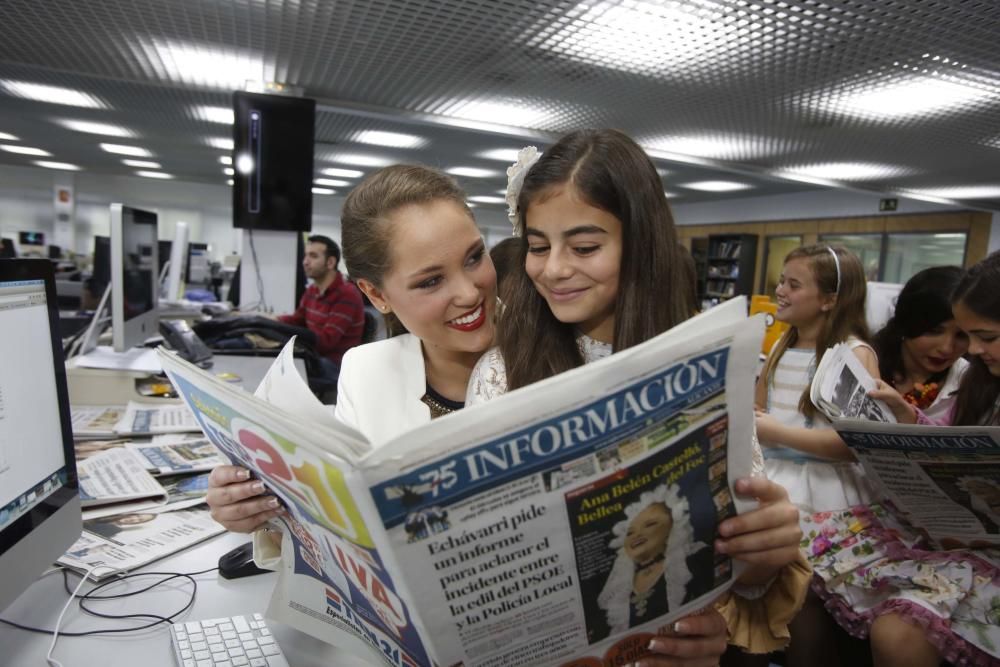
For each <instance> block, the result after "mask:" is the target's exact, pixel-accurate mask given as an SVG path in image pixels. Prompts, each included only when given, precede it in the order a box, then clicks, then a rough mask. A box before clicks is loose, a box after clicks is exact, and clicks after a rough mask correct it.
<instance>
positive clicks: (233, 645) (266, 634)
mask: <svg viewBox="0 0 1000 667" xmlns="http://www.w3.org/2000/svg"><path fill="white" fill-rule="evenodd" d="M170 640H171V643H172V644H173V645H174V655H175V656H176V658H177V664H178V665H180V667H289V666H288V661H287V660H285V656H284V654H283V653H282V652H281V648H280V647H279V646H278V642H276V641H274V637H272V636H271V631H270V630H269V629H268V628H267V623H265V622H264V617H263V616H262V615H261V614H254V615H253V616H233V617H231V618H212V619H209V620H205V621H187V622H185V623H174V624H173V625H171V626H170Z"/></svg>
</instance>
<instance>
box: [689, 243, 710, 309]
mask: <svg viewBox="0 0 1000 667" xmlns="http://www.w3.org/2000/svg"><path fill="white" fill-rule="evenodd" d="M691 257H693V258H694V268H695V272H696V273H697V274H698V301H704V300H705V298H706V297H705V289H706V286H705V276H707V275H708V237H707V236H698V237H695V238H693V239H691Z"/></svg>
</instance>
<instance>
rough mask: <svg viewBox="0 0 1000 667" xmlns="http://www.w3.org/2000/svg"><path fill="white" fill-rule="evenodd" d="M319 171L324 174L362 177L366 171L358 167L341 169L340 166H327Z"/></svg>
mask: <svg viewBox="0 0 1000 667" xmlns="http://www.w3.org/2000/svg"><path fill="white" fill-rule="evenodd" d="M319 173H321V174H323V175H324V176H340V177H341V178H361V177H362V176H364V175H365V172H363V171H358V170H357V169H341V168H340V167H327V168H326V169H320V170H319Z"/></svg>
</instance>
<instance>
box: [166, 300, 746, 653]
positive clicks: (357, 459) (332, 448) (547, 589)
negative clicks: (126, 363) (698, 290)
mask: <svg viewBox="0 0 1000 667" xmlns="http://www.w3.org/2000/svg"><path fill="white" fill-rule="evenodd" d="M746 308H747V304H746V301H745V299H742V298H737V299H734V300H732V301H730V302H727V303H725V304H723V305H721V306H718V307H717V308H715V309H713V310H711V311H709V312H707V313H704V314H702V315H700V316H698V317H695V318H693V319H691V320H689V321H688V322H686V323H684V324H682V325H680V326H679V327H676V328H675V329H673V330H671V331H669V332H667V333H664V334H662V335H661V336H658V337H657V338H654V339H653V340H650V341H648V342H646V343H644V344H642V345H638V346H636V347H633V348H630V349H628V350H624V351H621V352H618V353H616V354H614V355H612V356H610V357H608V358H607V359H603V360H601V361H598V362H595V363H592V364H588V365H586V366H583V367H580V368H576V369H574V370H572V371H569V372H567V373H564V374H561V375H558V376H556V377H553V378H549V379H548V380H545V381H542V382H539V383H536V384H534V385H531V386H529V387H525V388H523V389H519V390H517V391H514V392H510V393H509V394H507V395H505V396H502V397H500V398H498V399H496V400H495V401H492V402H490V403H487V404H484V405H477V406H472V407H468V408H466V409H464V410H460V411H458V412H456V413H454V414H451V415H447V416H445V417H441V418H439V419H436V420H434V421H432V422H430V423H428V424H426V425H424V426H421V427H419V428H416V429H414V430H412V431H409V432H407V433H406V434H404V435H402V436H400V437H398V438H395V439H393V440H392V441H390V442H368V441H367V440H366V439H365V438H364V437H363V436H362V435H361V434H360V433H358V432H356V431H354V430H353V429H351V428H348V427H346V426H344V425H343V424H341V423H339V422H338V421H337V420H335V419H334V418H333V416H332V413H331V411H330V409H329V408H328V407H326V406H322V405H320V404H319V403H318V402H317V401H316V400H315V399H314V398H313V397H312V394H311V393H310V392H309V390H308V388H307V387H306V386H305V384H304V382H303V381H302V379H301V378H300V377H299V376H298V374H297V373H296V372H295V370H294V367H293V365H292V357H291V344H289V346H288V347H286V348H285V350H284V351H283V352H282V354H281V355H280V356H279V358H278V359H277V360H276V362H275V365H274V366H273V367H272V369H271V371H270V372H269V373H268V375H267V376H266V377H265V379H264V381H263V382H262V384H261V387H260V388H259V389H258V391H257V394H256V395H255V396H251V395H249V394H247V393H245V392H242V391H240V390H238V389H236V388H234V387H232V386H231V385H228V384H226V383H224V382H221V381H219V380H218V379H217V378H214V377H212V376H211V375H209V374H207V373H205V372H204V371H202V370H201V369H199V368H197V367H195V366H193V365H191V364H189V363H187V362H185V361H183V360H181V359H180V358H178V357H176V356H175V355H173V354H171V353H169V352H161V355H160V356H161V362H162V365H163V368H164V369H165V370H166V371H167V373H168V375H169V376H170V379H171V382H172V383H173V385H174V387H175V388H176V389H177V391H178V393H179V394H180V395H181V397H182V398H183V399H184V401H185V402H186V403H187V404H188V405H189V406H190V407H191V409H192V411H193V412H194V413H195V415H196V417H197V419H198V421H199V423H200V424H201V427H202V429H203V431H204V433H205V434H206V435H207V436H208V437H209V438H210V439H211V440H212V442H213V443H215V444H216V445H217V446H218V448H219V449H220V450H222V451H223V452H224V454H225V455H226V456H227V457H228V458H229V459H230V460H231V461H233V462H234V463H238V464H239V465H242V466H245V467H247V468H249V469H250V470H252V471H253V473H254V474H255V475H256V476H257V477H259V478H260V479H261V480H263V481H264V483H265V484H266V485H267V486H268V487H269V490H270V492H271V493H273V494H275V495H276V496H278V497H279V498H280V499H281V501H282V502H283V503H284V505H285V507H286V509H287V510H288V513H287V517H283V518H281V519H278V520H276V521H275V522H274V527H275V528H278V529H279V530H280V531H281V533H282V535H283V538H282V539H283V542H282V559H281V566H280V575H279V580H278V583H277V585H276V586H275V590H274V595H273V597H272V600H271V607H270V609H269V612H268V613H269V615H270V616H271V617H273V618H276V619H278V620H280V621H282V622H285V623H287V624H290V625H292V626H294V627H297V628H299V629H300V630H303V631H305V632H307V633H309V634H312V635H313V636H315V637H318V638H320V639H322V640H325V641H330V642H334V643H336V644H337V645H338V646H341V647H343V648H345V649H349V650H354V651H356V652H358V653H362V654H366V655H369V656H370V657H376V658H381V659H382V660H384V661H385V662H386V663H388V664H391V665H455V664H464V665H466V666H472V665H484V666H493V665H496V666H499V665H528V664H560V663H568V662H571V661H578V662H575V663H574V664H625V663H629V662H633V661H635V660H637V659H639V658H641V657H642V656H643V655H644V654H645V653H646V651H647V649H646V647H647V645H648V643H649V638H650V637H651V633H653V632H655V631H656V630H657V629H658V628H660V627H663V626H664V625H667V624H669V623H670V622H671V621H672V620H673V619H675V618H678V617H679V616H682V615H684V614H686V613H690V612H693V611H695V610H698V609H701V608H703V607H704V606H705V605H707V604H709V603H710V602H711V601H712V600H714V599H715V598H716V597H717V596H718V595H719V594H720V593H721V592H722V591H724V590H726V589H727V588H728V587H729V586H730V585H731V584H732V583H733V581H734V578H735V577H736V576H737V574H738V572H739V570H738V568H737V567H736V566H735V564H734V563H733V562H732V561H731V560H730V559H729V558H728V557H726V556H725V555H722V554H716V553H715V551H714V549H712V544H713V542H714V538H715V536H716V527H717V526H718V524H719V523H720V522H721V521H723V520H725V519H726V518H727V517H730V516H733V515H735V514H737V513H739V512H742V511H746V510H748V509H751V508H752V507H753V506H754V503H752V502H751V501H746V500H744V499H741V498H737V497H736V496H735V494H734V493H733V491H732V488H733V483H734V482H735V480H736V479H737V478H739V477H743V476H746V475H748V474H749V473H750V470H751V456H752V432H753V405H752V395H753V383H754V374H755V370H756V365H757V352H758V350H759V349H760V343H761V339H762V337H763V330H764V323H763V318H762V317H757V318H753V319H751V320H749V321H748V320H747V316H746ZM392 418H393V415H391V414H388V415H386V419H392ZM637 517H638V520H637ZM647 523H650V524H655V529H654V530H652V531H651V532H646V530H647V528H646V527H638V526H645V525H646V524H647ZM636 532H639V533H642V535H639V536H637V535H636V534H635V533H636ZM637 563H638V565H637ZM657 563H662V564H663V565H662V566H661V569H662V571H663V573H664V575H663V576H661V577H659V578H658V579H657V581H656V583H655V586H654V587H653V588H650V589H648V590H646V591H639V592H638V593H636V594H634V595H633V591H632V590H631V588H632V581H633V576H632V573H634V571H635V569H636V568H637V567H639V566H640V565H641V566H649V564H652V567H654V568H655V567H657Z"/></svg>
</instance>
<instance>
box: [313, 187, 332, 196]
mask: <svg viewBox="0 0 1000 667" xmlns="http://www.w3.org/2000/svg"><path fill="white" fill-rule="evenodd" d="M312 193H313V194H314V195H333V194H337V191H336V190H331V189H330V188H313V189H312Z"/></svg>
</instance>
